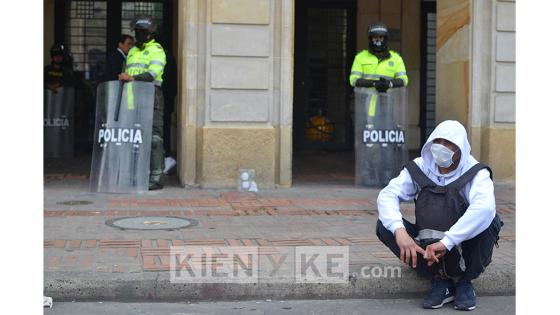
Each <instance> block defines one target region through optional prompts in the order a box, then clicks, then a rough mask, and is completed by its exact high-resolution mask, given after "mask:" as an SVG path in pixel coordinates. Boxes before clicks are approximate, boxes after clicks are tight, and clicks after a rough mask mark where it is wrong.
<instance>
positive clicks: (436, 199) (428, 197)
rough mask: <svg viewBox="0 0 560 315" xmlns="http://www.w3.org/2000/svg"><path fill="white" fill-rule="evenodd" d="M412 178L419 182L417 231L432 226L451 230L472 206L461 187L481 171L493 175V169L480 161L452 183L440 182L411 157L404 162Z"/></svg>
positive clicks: (416, 199)
mask: <svg viewBox="0 0 560 315" xmlns="http://www.w3.org/2000/svg"><path fill="white" fill-rule="evenodd" d="M405 168H406V169H407V170H408V172H409V173H410V176H411V177H412V180H413V181H414V182H416V183H417V184H418V186H420V192H419V193H418V194H417V195H416V198H415V199H414V203H415V205H416V207H415V208H416V209H415V214H416V226H417V228H418V231H421V230H425V229H430V230H436V231H442V232H444V231H448V230H449V229H450V228H451V226H453V225H454V224H455V223H457V221H458V220H459V218H460V217H462V216H463V214H465V211H466V210H467V208H468V207H469V203H468V201H467V200H466V199H465V198H464V197H463V196H462V195H461V194H460V191H461V189H462V188H463V187H464V186H465V185H466V184H467V183H468V182H470V181H471V180H472V179H473V178H474V176H475V175H476V174H477V173H478V171H480V170H482V169H487V170H488V171H489V172H490V178H491V179H492V170H491V169H490V167H488V166H487V165H484V164H482V163H477V164H475V165H473V167H471V168H470V169H469V170H468V171H466V172H465V173H464V174H463V175H461V176H460V177H459V178H457V179H456V180H455V181H453V182H452V183H450V184H448V185H445V186H440V185H438V184H436V183H434V182H433V181H432V180H431V179H429V178H428V176H426V174H424V173H423V172H422V170H421V169H420V168H419V167H418V165H416V163H414V161H410V162H408V163H407V164H406V165H405Z"/></svg>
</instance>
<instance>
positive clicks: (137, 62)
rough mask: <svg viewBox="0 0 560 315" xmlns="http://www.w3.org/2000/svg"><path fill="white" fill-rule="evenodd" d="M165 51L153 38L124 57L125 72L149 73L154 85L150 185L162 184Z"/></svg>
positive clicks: (133, 48)
mask: <svg viewBox="0 0 560 315" xmlns="http://www.w3.org/2000/svg"><path fill="white" fill-rule="evenodd" d="M165 63H166V59H165V52H164V50H163V48H162V47H161V45H160V44H158V43H157V42H156V41H155V40H154V39H152V40H150V41H148V42H146V43H145V44H144V46H143V48H142V49H140V48H138V47H136V46H135V47H132V48H131V49H130V51H129V52H128V56H127V58H126V73H127V74H128V75H130V76H138V75H141V74H145V73H149V74H150V75H151V76H152V77H153V81H152V82H153V83H154V85H155V98H154V115H153V125H152V150H151V153H150V186H151V185H153V184H158V185H161V186H162V182H161V181H162V174H163V165H164V164H163V163H164V162H163V161H164V160H163V159H164V148H163V110H164V101H163V93H162V90H161V85H162V83H163V68H164V67H165Z"/></svg>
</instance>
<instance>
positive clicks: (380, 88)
mask: <svg viewBox="0 0 560 315" xmlns="http://www.w3.org/2000/svg"><path fill="white" fill-rule="evenodd" d="M374 87H375V89H376V90H377V92H380V93H385V92H387V90H388V89H389V88H392V87H393V84H392V83H391V81H390V80H387V79H385V78H379V80H377V81H375V84H374Z"/></svg>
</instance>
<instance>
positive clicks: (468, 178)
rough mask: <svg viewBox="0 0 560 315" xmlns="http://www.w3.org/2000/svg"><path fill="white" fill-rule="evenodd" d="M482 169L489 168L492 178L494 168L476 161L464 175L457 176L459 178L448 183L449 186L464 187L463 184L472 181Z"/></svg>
mask: <svg viewBox="0 0 560 315" xmlns="http://www.w3.org/2000/svg"><path fill="white" fill-rule="evenodd" d="M482 169H487V170H488V172H490V179H492V170H491V169H490V167H489V166H488V165H485V164H482V163H476V164H475V165H473V166H472V167H471V168H470V169H469V170H468V171H466V172H465V173H464V174H463V175H461V176H460V177H459V178H457V180H455V181H454V182H452V183H451V184H449V185H447V187H449V188H455V189H461V188H463V186H465V185H466V184H467V183H468V182H470V181H471V180H472V179H473V178H474V176H475V175H476V174H478V172H479V171H480V170H482Z"/></svg>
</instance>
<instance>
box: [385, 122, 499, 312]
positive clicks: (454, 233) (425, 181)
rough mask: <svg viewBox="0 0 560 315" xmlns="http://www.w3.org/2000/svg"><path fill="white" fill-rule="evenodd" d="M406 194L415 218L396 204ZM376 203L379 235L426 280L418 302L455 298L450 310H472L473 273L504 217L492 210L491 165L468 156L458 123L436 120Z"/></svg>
mask: <svg viewBox="0 0 560 315" xmlns="http://www.w3.org/2000/svg"><path fill="white" fill-rule="evenodd" d="M412 199H414V201H415V217H416V222H415V223H414V224H412V223H411V222H408V221H407V220H405V219H403V217H402V215H401V212H400V210H399V202H400V200H405V201H406V200H412ZM377 206H378V209H379V220H378V221H377V229H376V233H377V236H378V237H379V239H380V240H381V241H382V242H383V243H384V244H385V245H386V246H387V247H389V248H390V249H391V251H392V252H393V253H394V254H395V255H396V256H397V257H399V258H400V260H401V261H402V262H404V263H406V264H408V265H411V266H412V267H413V268H415V270H416V272H417V274H418V276H420V277H425V278H428V279H431V283H432V286H431V289H430V291H429V292H428V294H427V295H426V296H425V297H424V299H423V302H422V306H423V307H424V308H440V307H442V306H443V305H444V304H445V303H449V302H452V301H454V307H455V309H459V310H473V309H475V307H476V294H475V291H474V288H473V285H472V280H474V279H476V278H477V277H478V276H480V275H481V274H482V272H483V271H484V269H485V268H486V266H488V265H489V264H490V261H491V258H492V251H493V247H494V245H495V244H497V242H498V239H499V237H498V234H499V232H500V229H501V226H502V225H503V223H502V222H501V220H500V218H499V217H498V215H497V214H496V202H495V197H494V185H493V182H492V171H491V170H490V168H489V167H488V166H486V165H483V164H481V163H478V161H477V160H476V159H475V158H474V157H473V156H472V155H471V146H470V144H469V142H468V139H467V132H466V130H465V128H464V127H463V125H461V124H460V123H459V122H457V121H452V120H448V121H444V122H442V123H441V124H439V125H438V126H437V127H436V129H435V130H434V131H433V132H432V134H431V135H430V137H429V138H428V140H427V141H426V143H425V144H424V146H423V147H422V151H421V157H419V158H416V159H414V160H413V161H411V162H409V163H408V164H407V165H406V166H405V167H404V168H403V170H402V171H401V172H400V174H399V175H398V176H397V177H395V178H393V179H392V180H391V181H390V182H389V184H388V185H387V186H386V187H385V188H383V189H382V190H381V192H380V193H379V197H378V198H377ZM454 280H457V281H456V282H454Z"/></svg>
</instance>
